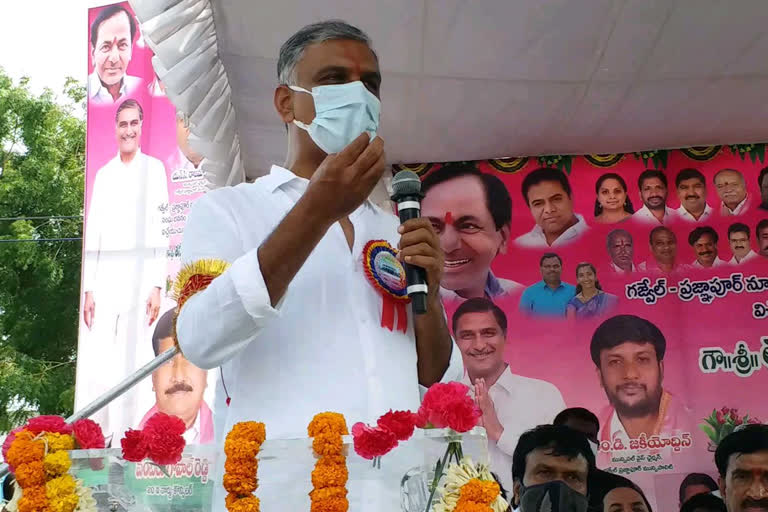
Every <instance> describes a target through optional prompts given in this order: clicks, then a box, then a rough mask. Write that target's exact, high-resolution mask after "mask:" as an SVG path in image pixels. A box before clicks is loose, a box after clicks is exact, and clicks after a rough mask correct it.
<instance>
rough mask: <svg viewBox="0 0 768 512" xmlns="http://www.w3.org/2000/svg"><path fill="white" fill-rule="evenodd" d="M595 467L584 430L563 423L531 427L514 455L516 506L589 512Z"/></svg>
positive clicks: (534, 511)
mask: <svg viewBox="0 0 768 512" xmlns="http://www.w3.org/2000/svg"><path fill="white" fill-rule="evenodd" d="M595 468H596V466H595V455H594V454H593V453H592V450H591V449H590V448H589V442H588V441H587V438H586V437H585V436H584V434H582V433H581V432H577V431H575V430H573V429H571V428H569V427H566V426H562V425H559V426H557V425H540V426H538V427H536V428H534V429H532V430H529V431H528V432H525V433H524V434H523V435H522V436H520V440H519V441H518V443H517V446H516V447H515V453H514V454H513V456H512V480H513V482H514V484H513V488H512V506H513V507H515V508H517V509H518V510H519V511H520V512H545V511H551V512H566V511H567V512H586V511H587V507H588V505H589V501H588V499H587V493H588V490H589V480H590V477H591V475H592V473H593V472H594V471H595Z"/></svg>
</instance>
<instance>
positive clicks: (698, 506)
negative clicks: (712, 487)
mask: <svg viewBox="0 0 768 512" xmlns="http://www.w3.org/2000/svg"><path fill="white" fill-rule="evenodd" d="M680 512H728V508H727V507H726V506H725V502H724V501H723V499H722V498H721V497H720V496H716V495H715V494H713V493H706V494H697V495H695V496H692V497H691V499H689V500H688V501H686V502H685V503H683V506H682V507H680Z"/></svg>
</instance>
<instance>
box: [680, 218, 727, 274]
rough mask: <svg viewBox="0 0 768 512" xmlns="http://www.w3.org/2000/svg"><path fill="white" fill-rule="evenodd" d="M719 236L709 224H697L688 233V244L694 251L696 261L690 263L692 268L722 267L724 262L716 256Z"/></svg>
mask: <svg viewBox="0 0 768 512" xmlns="http://www.w3.org/2000/svg"><path fill="white" fill-rule="evenodd" d="M719 240H720V236H719V235H718V234H717V231H715V230H714V229H713V228H712V227H710V226H699V227H697V228H696V229H694V230H693V231H691V233H690V234H689V235H688V244H689V245H690V246H691V247H693V252H695V253H696V261H694V262H693V263H691V267H692V268H712V267H722V266H723V265H725V264H726V262H725V261H723V260H721V259H720V257H719V256H718V251H717V242H718V241H719Z"/></svg>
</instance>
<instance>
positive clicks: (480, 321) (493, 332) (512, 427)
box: [452, 298, 565, 489]
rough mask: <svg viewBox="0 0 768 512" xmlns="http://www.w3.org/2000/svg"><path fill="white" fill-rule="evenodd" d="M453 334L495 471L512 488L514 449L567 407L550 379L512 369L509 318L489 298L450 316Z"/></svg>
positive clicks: (468, 302) (460, 309)
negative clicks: (508, 356)
mask: <svg viewBox="0 0 768 512" xmlns="http://www.w3.org/2000/svg"><path fill="white" fill-rule="evenodd" d="M452 325H453V335H454V338H455V339H456V344H457V345H458V346H459V350H460V351H461V355H462V358H463V361H464V368H465V369H466V375H465V376H464V383H465V384H467V385H468V386H470V387H473V388H474V390H475V399H476V400H477V402H478V405H479V406H480V409H481V410H482V412H483V416H482V423H483V426H484V427H485V429H486V432H487V433H488V452H489V455H490V459H491V471H493V472H494V473H496V475H498V477H499V479H500V481H501V484H502V486H503V487H504V488H505V489H512V484H513V482H512V454H513V453H514V451H515V446H516V445H517V440H518V438H519V437H520V435H522V434H523V432H525V431H526V430H528V429H531V428H533V427H535V426H536V425H541V424H544V423H549V422H551V421H552V418H554V417H555V416H556V415H557V413H559V412H560V411H561V410H563V409H564V408H565V402H564V401H563V397H562V395H561V394H560V391H559V390H558V389H557V388H556V387H555V386H554V385H553V384H551V383H549V382H545V381H543V380H538V379H531V378H528V377H523V376H521V375H516V374H514V373H512V370H511V369H510V368H509V365H508V364H507V363H506V362H505V360H504V350H505V347H506V345H507V317H506V315H505V314H504V312H503V311H502V310H501V308H499V307H498V306H497V305H496V304H494V303H493V302H491V301H490V300H488V299H486V298H474V299H469V300H468V301H466V302H464V303H463V304H462V305H461V306H459V308H458V309H457V310H456V312H455V313H454V314H453V319H452Z"/></svg>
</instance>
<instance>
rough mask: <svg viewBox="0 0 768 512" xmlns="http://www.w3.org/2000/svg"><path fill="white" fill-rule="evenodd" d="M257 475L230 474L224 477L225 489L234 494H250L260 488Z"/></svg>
mask: <svg viewBox="0 0 768 512" xmlns="http://www.w3.org/2000/svg"><path fill="white" fill-rule="evenodd" d="M258 485H259V484H258V482H257V480H256V475H255V474H253V475H246V476H243V475H230V474H229V473H227V474H225V475H224V488H225V489H226V490H227V492H231V493H233V494H239V495H245V494H250V493H252V492H253V491H255V490H256V487H258Z"/></svg>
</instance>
